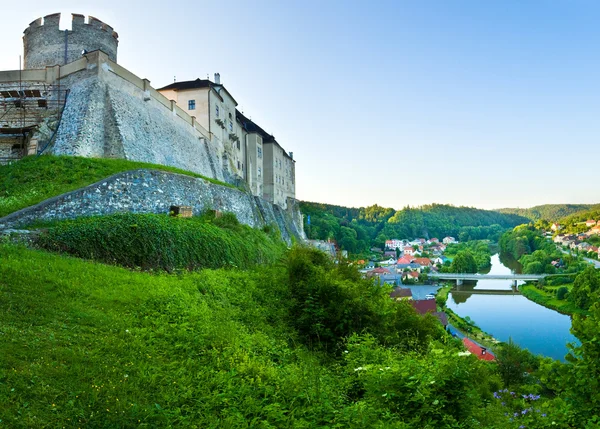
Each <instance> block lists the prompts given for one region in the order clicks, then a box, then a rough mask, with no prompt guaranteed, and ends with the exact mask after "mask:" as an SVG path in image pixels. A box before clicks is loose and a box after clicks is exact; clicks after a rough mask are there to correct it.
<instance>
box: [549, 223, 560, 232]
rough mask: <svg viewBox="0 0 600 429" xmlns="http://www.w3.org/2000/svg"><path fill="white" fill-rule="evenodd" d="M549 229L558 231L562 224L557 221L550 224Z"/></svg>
mask: <svg viewBox="0 0 600 429" xmlns="http://www.w3.org/2000/svg"><path fill="white" fill-rule="evenodd" d="M550 229H551V230H552V231H560V230H561V229H562V226H561V225H560V224H558V223H553V224H552V226H550Z"/></svg>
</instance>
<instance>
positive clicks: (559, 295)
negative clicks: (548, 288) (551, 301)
mask: <svg viewBox="0 0 600 429" xmlns="http://www.w3.org/2000/svg"><path fill="white" fill-rule="evenodd" d="M568 293H569V289H568V288H567V287H566V286H561V287H559V288H558V289H557V290H556V299H560V300H563V299H565V298H566V297H567V294H568Z"/></svg>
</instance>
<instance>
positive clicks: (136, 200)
mask: <svg viewBox="0 0 600 429" xmlns="http://www.w3.org/2000/svg"><path fill="white" fill-rule="evenodd" d="M172 205H184V206H191V207H192V208H193V212H194V214H195V215H198V214H200V213H202V212H203V211H205V210H207V209H215V210H220V211H223V212H231V213H234V214H235V215H236V216H237V218H238V220H239V221H240V222H241V223H243V224H245V225H249V226H251V227H254V228H260V227H262V226H265V225H272V224H276V225H277V226H278V227H279V229H280V231H281V235H282V238H283V239H284V240H285V241H286V242H287V243H288V244H289V243H291V242H292V238H294V239H296V240H304V239H305V238H306V236H305V235H304V230H303V226H302V223H301V220H302V217H301V215H300V213H299V212H298V213H295V211H296V210H297V208H298V206H297V204H294V202H290V204H289V207H290V209H288V210H284V209H282V208H281V207H279V206H276V205H274V204H272V203H269V202H267V201H265V200H262V199H260V198H257V197H253V196H252V195H250V194H248V193H246V192H243V191H241V190H239V189H235V188H230V187H227V186H223V185H217V184H214V183H211V182H208V181H207V180H204V179H199V178H194V177H190V176H185V175H182V174H175V173H168V172H164V171H158V170H133V171H128V172H124V173H119V174H115V175H113V176H111V177H109V178H107V179H105V180H102V181H100V182H97V183H94V184H93V185H90V186H87V187H85V188H81V189H78V190H76V191H73V192H69V193H66V194H63V195H60V196H57V197H54V198H51V199H49V200H46V201H43V202H41V203H40V204H37V205H35V206H32V207H28V208H26V209H23V210H20V211H18V212H15V213H12V214H10V215H8V216H6V217H4V218H0V230H1V229H7V228H19V227H23V226H26V225H28V224H31V223H33V222H36V221H53V220H63V219H73V218H76V217H81V216H95V215H108V214H113V213H123V212H133V213H168V212H169V208H170V206H172ZM298 220H300V223H298Z"/></svg>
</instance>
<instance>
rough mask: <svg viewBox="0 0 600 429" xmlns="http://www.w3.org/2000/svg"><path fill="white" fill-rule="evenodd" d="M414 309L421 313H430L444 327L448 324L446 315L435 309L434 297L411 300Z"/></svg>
mask: <svg viewBox="0 0 600 429" xmlns="http://www.w3.org/2000/svg"><path fill="white" fill-rule="evenodd" d="M411 304H412V306H413V307H414V309H415V311H416V312H417V313H419V314H421V315H425V314H427V313H431V315H432V316H434V317H436V318H437V319H438V320H439V321H440V323H441V324H442V325H443V326H444V328H446V326H448V316H447V315H446V313H444V312H443V311H437V304H436V302H435V299H419V300H413V301H411Z"/></svg>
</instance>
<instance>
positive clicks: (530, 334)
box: [447, 254, 577, 361]
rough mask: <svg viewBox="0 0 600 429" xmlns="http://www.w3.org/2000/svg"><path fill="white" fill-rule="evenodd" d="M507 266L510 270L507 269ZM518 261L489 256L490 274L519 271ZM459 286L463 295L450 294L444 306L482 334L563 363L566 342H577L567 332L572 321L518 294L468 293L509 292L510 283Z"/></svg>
mask: <svg viewBox="0 0 600 429" xmlns="http://www.w3.org/2000/svg"><path fill="white" fill-rule="evenodd" d="M503 262H504V263H506V264H507V265H510V266H511V267H512V268H513V270H511V269H510V268H508V267H507V266H506V265H504V264H503ZM517 265H518V262H517V263H516V264H514V262H513V263H511V261H502V262H501V261H500V257H499V256H498V255H497V254H496V255H493V256H492V266H491V268H490V270H489V273H490V274H508V273H511V272H513V271H518V266H517ZM473 283H474V282H472V283H471V284H470V285H469V284H467V282H465V285H463V286H461V289H463V291H464V292H462V293H461V292H457V293H455V294H454V293H450V295H449V296H448V302H447V306H448V308H449V309H451V310H452V311H454V312H455V313H456V314H458V315H459V316H460V317H463V318H464V317H466V316H469V317H470V318H471V320H473V321H474V322H475V324H476V325H477V326H479V327H480V328H481V329H482V330H483V331H485V332H487V333H489V334H491V335H492V336H494V337H495V338H497V339H498V340H500V341H504V342H508V340H509V338H512V340H513V342H514V343H516V344H518V345H519V346H521V347H523V348H526V349H529V351H530V352H532V353H533V354H540V355H543V356H548V357H551V358H554V359H557V360H561V361H564V356H565V355H566V354H567V343H569V342H576V341H577V339H576V338H575V337H574V336H573V335H572V334H571V333H570V332H569V329H570V328H571V318H570V317H569V316H566V315H564V314H560V313H558V312H556V311H554V310H550V309H548V308H546V307H543V306H541V305H539V304H536V303H535V302H533V301H530V300H528V299H527V298H525V297H524V296H522V295H519V294H514V295H513V294H504V295H500V294H499V295H476V294H469V293H465V292H468V291H469V290H473V289H474V290H481V289H488V290H489V289H502V290H505V291H507V292H508V291H510V290H511V286H512V282H511V281H510V280H480V281H478V282H477V283H476V284H473Z"/></svg>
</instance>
